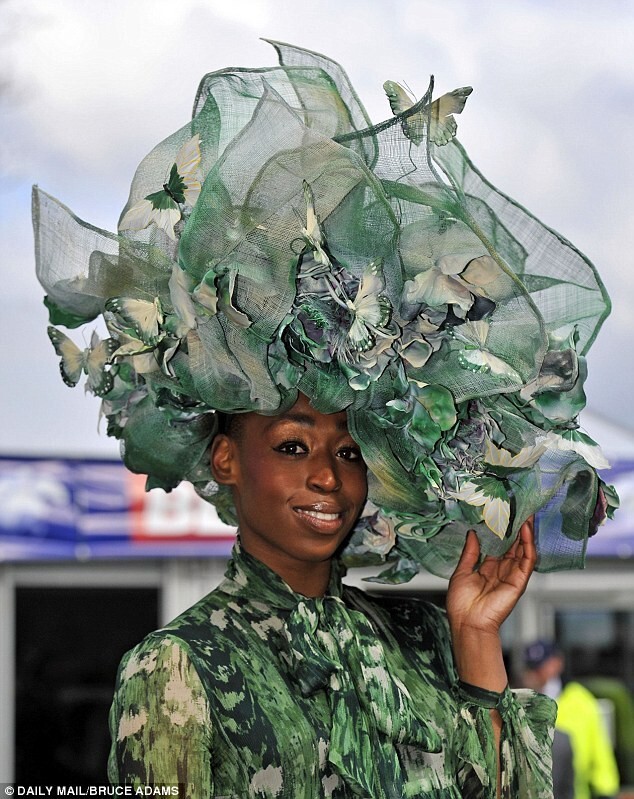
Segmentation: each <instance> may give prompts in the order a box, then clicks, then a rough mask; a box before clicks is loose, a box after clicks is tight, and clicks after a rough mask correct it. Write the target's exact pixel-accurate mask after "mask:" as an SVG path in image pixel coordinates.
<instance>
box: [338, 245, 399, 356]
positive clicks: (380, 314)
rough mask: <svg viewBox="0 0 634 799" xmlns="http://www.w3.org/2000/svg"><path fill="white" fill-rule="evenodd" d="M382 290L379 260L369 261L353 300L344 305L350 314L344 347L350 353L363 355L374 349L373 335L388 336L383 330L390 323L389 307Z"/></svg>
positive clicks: (390, 308) (382, 283) (383, 287)
mask: <svg viewBox="0 0 634 799" xmlns="http://www.w3.org/2000/svg"><path fill="white" fill-rule="evenodd" d="M384 291H385V281H384V279H383V273H382V271H381V264H380V261H372V262H371V263H369V264H368V265H367V266H366V268H365V270H364V272H363V276H362V278H361V282H360V283H359V288H358V289H357V293H356V296H355V298H354V300H350V299H348V300H346V306H347V308H348V310H349V311H350V313H351V314H352V324H351V325H350V329H349V330H348V335H347V345H348V347H349V349H350V350H351V351H353V352H357V353H358V352H367V351H368V350H370V349H372V347H373V346H374V344H375V341H376V336H377V335H383V336H385V335H389V334H387V333H386V332H385V331H384V328H385V326H386V325H387V324H388V323H389V321H390V316H391V313H392V306H391V304H390V301H389V300H388V298H387V297H386V296H385V294H383V292H384Z"/></svg>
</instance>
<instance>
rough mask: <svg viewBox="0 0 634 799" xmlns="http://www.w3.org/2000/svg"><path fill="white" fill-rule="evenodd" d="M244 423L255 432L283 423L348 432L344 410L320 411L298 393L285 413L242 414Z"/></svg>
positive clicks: (272, 428)
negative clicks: (266, 414) (273, 414)
mask: <svg viewBox="0 0 634 799" xmlns="http://www.w3.org/2000/svg"><path fill="white" fill-rule="evenodd" d="M244 424H246V425H247V426H248V427H249V429H250V430H252V431H253V432H255V431H256V430H257V431H258V432H266V431H267V430H275V429H276V428H278V427H282V426H285V425H298V426H300V427H305V428H308V429H311V430H318V431H320V430H323V431H324V432H337V433H347V432H348V417H347V414H346V412H345V411H340V412H339V413H320V412H319V411H317V410H315V408H313V407H312V405H311V404H310V402H309V401H308V399H307V397H305V396H304V395H303V394H300V396H299V398H298V400H297V402H296V403H295V404H294V405H293V407H292V408H290V409H289V410H288V411H286V412H285V413H281V414H279V415H277V416H262V415H261V414H259V413H247V414H245V415H244Z"/></svg>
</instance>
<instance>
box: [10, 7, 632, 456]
mask: <svg viewBox="0 0 634 799" xmlns="http://www.w3.org/2000/svg"><path fill="white" fill-rule="evenodd" d="M4 6H5V17H4V19H5V23H4V26H5V29H4V31H3V32H2V41H3V44H4V45H5V47H4V51H5V60H6V62H7V63H8V64H10V70H9V72H8V74H9V77H10V79H11V82H12V84H11V87H10V91H9V92H8V93H7V94H5V97H4V99H3V100H2V108H1V109H0V110H1V112H2V113H3V128H2V131H1V132H0V157H2V163H1V167H0V168H1V170H2V178H3V180H2V187H1V188H0V234H1V235H2V240H3V250H2V252H3V255H2V261H3V274H4V277H5V290H4V291H3V293H2V294H0V359H1V362H2V365H3V373H4V374H5V375H10V376H11V379H12V381H13V382H14V383H15V385H16V389H15V393H14V395H13V396H9V397H7V396H4V397H3V400H2V403H3V419H5V420H6V421H7V428H8V429H9V439H8V440H7V442H3V448H7V447H9V448H11V449H13V448H15V447H18V448H19V447H20V446H23V447H27V448H29V449H30V450H31V451H32V450H33V448H34V447H37V446H39V445H45V444H46V445H49V444H50V442H51V441H54V442H55V446H58V445H59V446H60V447H63V446H66V447H68V448H75V449H77V448H79V449H81V448H84V449H86V448H87V449H88V450H94V451H103V449H101V448H103V447H105V448H106V449H107V450H108V451H110V452H113V451H115V449H116V444H115V442H113V441H110V440H108V439H105V437H102V438H98V437H97V434H96V432H95V430H96V416H97V403H96V402H95V401H94V400H91V399H90V398H85V397H84V396H83V394H82V392H81V390H79V389H76V390H74V391H73V390H70V389H67V388H66V387H65V386H64V385H63V384H62V383H61V380H58V377H57V366H56V364H55V358H54V355H53V352H52V349H51V348H50V345H49V342H48V340H47V339H46V334H45V325H46V320H45V315H44V312H43V309H42V308H41V305H40V295H41V292H40V290H39V288H38V286H37V284H36V282H35V278H34V275H33V272H34V268H33V255H32V240H31V233H30V223H29V196H30V184H31V183H33V182H38V183H40V185H42V187H43V188H45V189H46V190H47V191H50V192H52V193H53V194H56V195H57V196H59V197H60V199H61V200H62V201H63V202H65V203H66V204H68V205H69V206H70V207H71V208H72V209H73V210H74V211H76V212H77V213H78V215H79V216H81V217H82V218H85V219H87V220H89V221H90V222H92V223H94V224H96V225H97V226H100V227H104V228H106V229H111V230H112V229H113V228H114V227H115V225H116V220H117V217H118V215H119V212H120V210H121V208H122V206H123V205H124V203H125V201H126V199H127V193H128V188H129V184H130V180H131V177H132V174H133V172H134V169H135V168H136V166H137V165H138V163H139V161H140V160H141V158H142V157H143V156H144V155H145V154H146V153H147V152H148V151H149V150H150V149H151V148H152V147H153V146H154V144H156V143H157V142H158V141H159V140H160V139H162V138H164V137H166V136H167V135H169V134H170V133H172V132H173V131H174V130H176V129H177V128H179V127H180V126H181V125H183V124H184V123H186V122H187V120H188V119H189V117H190V114H191V106H192V101H193V97H194V94H195V91H196V87H197V85H198V82H199V80H200V78H201V77H202V75H203V74H205V73H206V72H208V71H210V70H215V69H220V68H223V67H225V66H229V65H231V66H239V65H240V66H262V65H272V64H274V63H275V53H274V51H273V50H272V48H270V46H269V45H268V44H266V43H264V42H262V41H260V40H259V39H258V37H259V36H265V37H268V38H277V39H281V40H282V41H290V42H292V43H295V44H298V45H301V46H304V47H308V48H311V49H314V50H317V51H319V52H325V53H327V54H328V55H330V56H331V57H333V58H335V59H337V60H339V61H340V62H341V63H342V64H343V65H344V67H345V68H346V70H347V71H348V73H349V75H350V77H351V79H352V82H353V84H354V86H355V88H356V89H357V91H358V93H359V95H360V96H361V98H362V100H363V101H364V103H366V106H367V108H368V111H369V113H370V116H371V118H372V119H373V120H374V121H380V120H381V119H383V118H385V117H386V116H387V115H388V114H389V109H388V104H387V101H386V98H385V97H384V94H383V91H382V88H381V86H382V83H383V81H384V80H386V79H387V78H390V79H395V80H399V81H407V82H408V83H409V85H410V86H411V87H412V89H413V90H414V91H415V92H416V93H417V95H419V96H420V95H421V94H422V93H423V92H424V91H425V89H426V87H427V83H428V80H429V75H430V74H431V73H434V74H435V77H436V86H437V89H438V92H444V91H448V90H451V89H453V88H456V87H458V86H463V85H466V84H471V85H473V86H474V88H475V91H474V93H473V95H472V96H471V97H470V98H469V101H468V103H467V106H466V108H465V111H464V112H463V114H462V115H461V117H460V118H459V130H458V134H459V137H460V139H461V141H462V142H463V143H464V144H465V145H466V147H467V150H468V151H469V153H470V155H471V156H472V157H473V159H474V161H475V163H476V164H477V165H478V167H479V168H481V169H482V171H483V172H484V174H485V175H486V176H487V177H488V178H489V179H490V180H491V181H492V182H493V183H494V184H495V185H497V186H499V187H500V188H502V189H503V190H504V191H505V192H507V193H508V194H509V195H510V196H512V197H515V198H517V199H518V200H520V201H521V202H522V203H523V204H524V205H526V206H527V207H528V208H529V209H530V210H531V211H533V212H534V213H535V214H536V215H537V216H539V217H540V218H543V219H544V220H545V221H546V222H547V223H548V224H549V225H551V226H552V227H554V228H555V229H557V230H560V231H561V232H562V233H564V235H566V236H567V237H568V238H570V239H571V240H572V241H574V242H575V244H577V245H578V246H579V247H580V249H581V250H582V251H585V252H587V254H588V255H589V256H590V257H591V259H592V260H594V261H595V262H596V263H597V265H598V266H599V269H600V272H601V274H602V276H603V277H604V279H605V282H606V285H607V286H608V288H610V289H611V291H612V293H613V299H614V309H615V310H614V315H613V318H612V320H611V321H610V322H609V323H608V325H606V328H605V335H604V336H603V335H601V336H600V337H599V342H598V344H597V345H596V347H597V349H596V352H597V356H596V358H595V359H594V361H593V360H592V359H591V362H590V363H591V377H590V381H589V384H588V385H589V391H588V395H589V398H590V405H591V406H592V407H597V408H598V409H599V410H601V411H602V412H604V414H606V415H610V414H612V415H616V416H618V417H619V418H620V419H621V420H624V421H626V422H627V423H629V424H631V425H634V421H633V420H632V415H631V410H630V402H629V396H630V395H631V391H632V389H633V388H634V386H633V385H632V384H631V381H632V378H631V377H629V375H631V374H633V373H634V369H632V358H633V357H634V356H632V355H631V354H630V352H629V351H628V352H626V353H625V354H624V356H623V357H624V359H625V360H624V361H623V362H622V363H621V364H620V366H619V369H618V370H615V369H614V367H613V366H612V364H611V363H610V353H612V352H614V351H615V349H617V348H622V342H623V340H624V339H625V338H627V337H628V336H631V335H632V333H633V330H632V327H633V326H634V321H633V319H634V316H633V315H632V313H631V305H632V301H633V300H634V269H633V268H632V264H631V261H632V256H631V254H630V249H631V248H629V242H630V241H632V240H633V239H634V218H633V216H632V214H631V212H630V210H629V209H631V208H632V207H634V203H633V202H632V201H633V199H634V198H633V197H632V193H633V192H634V181H632V155H631V150H630V147H631V145H630V141H629V140H630V131H631V130H632V128H633V127H634V102H632V100H634V74H633V73H632V70H631V52H632V49H633V48H634V24H633V23H634V8H632V7H631V4H629V3H624V2H618V0H606V2H605V3H604V4H603V5H602V6H601V13H597V10H596V9H597V7H596V3H594V2H593V3H590V2H587V1H586V0H581V1H580V2H577V3H575V6H574V13H571V11H570V4H567V3H559V4H557V3H547V2H535V0H531V1H530V2H529V1H528V0H510V1H509V2H506V3H500V2H497V0H483V2H478V3H473V2H471V0H446V1H445V2H442V3H439V2H436V1H435V0H395V1H394V2H392V3H386V2H384V1H383V0H365V1H364V2H361V0H349V1H348V2H341V0H320V2H319V3H316V2H307V0H232V2H230V3H227V2H226V1H223V2H220V0H205V2H202V1H201V0H179V2H178V3H174V2H171V0H170V1H169V2H168V0H135V2H133V3H130V2H128V0H110V2H108V3H86V2H85V0H56V2H55V3H52V4H43V3H41V2H40V0H5V3H4ZM9 25H10V26H12V27H8V26H9ZM599 43H600V44H599ZM595 361H596V363H595ZM593 370H594V371H593ZM595 374H596V375H597V376H600V380H597V379H595V377H594V375H595ZM18 386H19V387H18ZM25 397H29V398H32V400H31V407H30V408H28V407H27V405H28V403H26V402H25ZM44 400H46V403H45V405H46V407H43V403H44ZM36 409H37V410H36ZM53 428H54V430H53ZM47 431H49V432H48V433H47ZM61 431H65V432H64V433H62V432H61Z"/></svg>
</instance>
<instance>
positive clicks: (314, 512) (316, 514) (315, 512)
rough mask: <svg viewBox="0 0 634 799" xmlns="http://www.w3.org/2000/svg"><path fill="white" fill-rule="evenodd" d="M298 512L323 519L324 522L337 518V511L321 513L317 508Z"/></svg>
mask: <svg viewBox="0 0 634 799" xmlns="http://www.w3.org/2000/svg"><path fill="white" fill-rule="evenodd" d="M299 512H300V513H303V514H305V515H306V516H311V517H312V518H313V519H323V521H325V522H334V521H335V520H336V519H338V518H339V514H338V513H322V512H321V511H318V510H301V509H300V511H299Z"/></svg>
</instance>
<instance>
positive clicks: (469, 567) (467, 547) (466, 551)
mask: <svg viewBox="0 0 634 799" xmlns="http://www.w3.org/2000/svg"><path fill="white" fill-rule="evenodd" d="M479 560H480V542H479V541H478V536H477V535H476V534H475V532H474V531H473V530H469V532H468V533H467V537H466V539H465V543H464V547H463V548H462V554H461V555H460V560H459V561H458V565H457V566H456V569H455V571H454V576H456V575H458V574H471V573H472V572H473V570H474V569H475V567H476V566H477V565H478V561H479Z"/></svg>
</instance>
